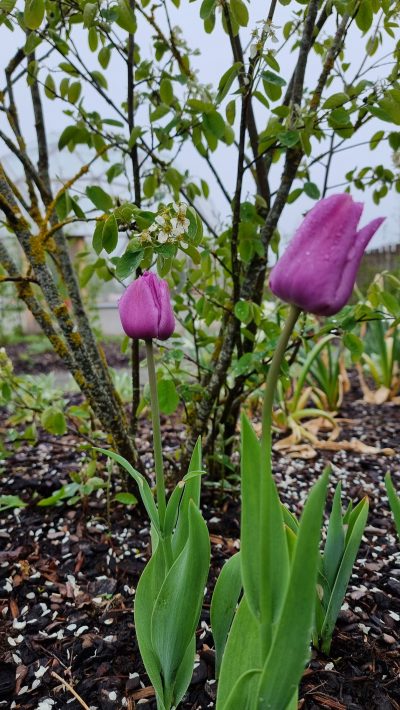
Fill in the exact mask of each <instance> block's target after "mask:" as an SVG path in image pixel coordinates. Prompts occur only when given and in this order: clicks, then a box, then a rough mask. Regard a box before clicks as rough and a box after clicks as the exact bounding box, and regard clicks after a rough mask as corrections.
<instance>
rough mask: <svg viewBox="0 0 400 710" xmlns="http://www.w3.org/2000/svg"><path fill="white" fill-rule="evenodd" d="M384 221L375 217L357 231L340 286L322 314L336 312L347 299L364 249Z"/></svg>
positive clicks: (383, 218) (382, 218)
mask: <svg viewBox="0 0 400 710" xmlns="http://www.w3.org/2000/svg"><path fill="white" fill-rule="evenodd" d="M384 221H385V217H377V218H376V219H374V220H372V222H370V223H369V224H367V225H366V226H365V227H363V228H362V229H360V231H359V232H358V233H357V235H356V240H355V243H354V245H353V248H352V250H351V251H350V252H349V254H348V259H347V262H346V264H345V267H344V269H343V272H342V280H341V283H340V286H339V288H338V290H337V292H336V294H335V297H334V298H333V299H332V303H331V307H330V308H329V309H328V311H326V312H325V313H324V314H322V315H327V316H329V315H333V314H334V313H337V312H338V311H339V310H340V309H341V308H342V307H343V305H344V304H345V303H347V301H348V300H349V298H350V296H351V294H352V291H353V288H354V284H355V281H356V276H357V271H358V269H359V266H360V262H361V259H362V257H363V255H364V251H365V249H366V247H367V246H368V244H369V242H370V241H371V239H372V237H373V236H374V234H375V232H376V231H377V230H378V229H379V227H380V226H381V224H382V222H384Z"/></svg>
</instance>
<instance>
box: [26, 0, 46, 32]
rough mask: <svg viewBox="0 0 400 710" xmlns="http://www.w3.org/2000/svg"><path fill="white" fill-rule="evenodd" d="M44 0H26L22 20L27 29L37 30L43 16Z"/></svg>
mask: <svg viewBox="0 0 400 710" xmlns="http://www.w3.org/2000/svg"><path fill="white" fill-rule="evenodd" d="M44 10H45V6H44V0H26V2H25V8H24V22H25V25H26V26H27V28H28V29H29V30H37V29H38V27H40V25H41V24H42V22H43V18H44Z"/></svg>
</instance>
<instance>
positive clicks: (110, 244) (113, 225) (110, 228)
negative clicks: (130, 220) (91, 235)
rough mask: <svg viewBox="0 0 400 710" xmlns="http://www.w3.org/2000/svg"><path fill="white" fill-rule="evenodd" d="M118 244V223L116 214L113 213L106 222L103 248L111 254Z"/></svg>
mask: <svg viewBox="0 0 400 710" xmlns="http://www.w3.org/2000/svg"><path fill="white" fill-rule="evenodd" d="M117 244H118V224H117V220H116V219H115V215H113V214H111V215H110V216H109V217H108V218H107V220H106V222H105V224H104V229H103V248H104V249H105V250H106V252H107V254H111V252H113V251H114V249H115V247H116V246H117Z"/></svg>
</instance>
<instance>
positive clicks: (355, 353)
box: [343, 333, 364, 362]
mask: <svg viewBox="0 0 400 710" xmlns="http://www.w3.org/2000/svg"><path fill="white" fill-rule="evenodd" d="M343 345H344V347H345V348H347V350H349V352H350V354H351V359H352V361H353V362H358V361H359V359H360V357H361V355H362V354H363V352H364V345H363V342H362V340H361V339H360V338H359V337H358V336H357V335H354V333H345V334H344V336H343Z"/></svg>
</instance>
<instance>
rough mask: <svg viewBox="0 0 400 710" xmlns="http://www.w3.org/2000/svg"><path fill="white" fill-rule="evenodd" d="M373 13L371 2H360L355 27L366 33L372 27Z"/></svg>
mask: <svg viewBox="0 0 400 710" xmlns="http://www.w3.org/2000/svg"><path fill="white" fill-rule="evenodd" d="M373 19H374V13H373V9H372V3H371V0H362V2H360V3H359V5H358V10H357V13H356V25H357V27H358V28H359V29H360V30H361V31H362V32H367V31H368V30H369V28H370V27H371V25H372V22H373Z"/></svg>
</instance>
